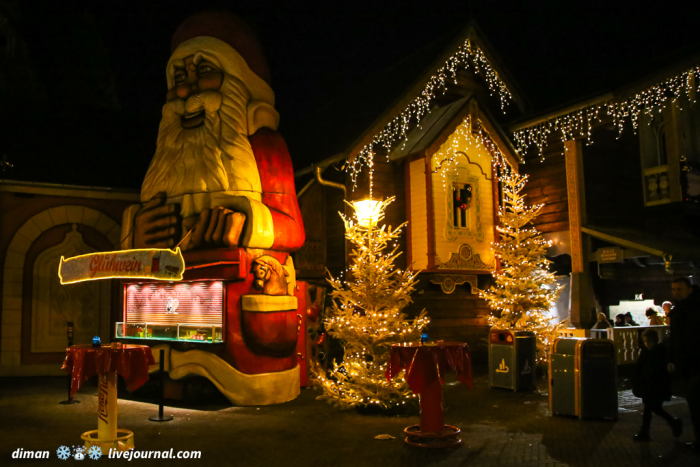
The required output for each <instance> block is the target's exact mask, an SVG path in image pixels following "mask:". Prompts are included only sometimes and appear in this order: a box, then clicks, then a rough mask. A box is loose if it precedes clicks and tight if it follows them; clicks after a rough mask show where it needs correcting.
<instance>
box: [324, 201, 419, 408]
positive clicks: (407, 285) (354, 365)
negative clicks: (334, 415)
mask: <svg viewBox="0 0 700 467" xmlns="http://www.w3.org/2000/svg"><path fill="white" fill-rule="evenodd" d="M393 200H394V198H390V199H388V200H386V201H371V200H370V201H360V202H355V203H352V204H350V203H348V204H349V205H350V206H351V207H352V208H353V210H354V216H353V219H347V218H346V217H345V216H343V215H342V214H341V217H342V218H343V221H344V223H345V237H346V238H347V239H348V240H350V242H351V243H352V244H353V250H352V253H351V254H350V257H351V265H350V277H348V278H347V280H345V281H344V280H341V279H340V278H334V277H333V276H331V277H330V279H328V282H329V283H330V284H331V286H332V287H333V291H332V292H331V297H332V298H333V306H332V309H331V311H330V312H329V313H328V316H327V318H326V319H325V321H324V325H325V328H326V330H327V332H328V334H330V335H331V336H333V337H335V338H336V339H339V340H340V342H341V344H342V346H343V349H344V351H345V354H344V357H343V361H342V363H337V362H333V368H332V369H331V370H330V372H329V373H330V374H326V373H325V372H324V371H322V370H320V369H318V368H317V369H316V371H315V374H316V381H315V384H316V385H317V386H320V387H321V389H322V390H323V395H321V396H319V397H318V398H319V399H325V400H327V401H328V402H329V403H331V404H334V405H336V406H339V407H341V408H344V409H345V408H350V407H356V406H361V407H367V406H379V407H382V408H384V409H390V408H394V407H396V406H399V405H403V404H405V403H406V402H407V401H409V400H411V399H413V398H415V396H414V394H413V393H412V392H411V390H410V389H409V388H408V385H407V384H406V382H405V380H404V378H403V374H401V375H399V377H396V378H394V379H392V380H391V381H388V380H387V378H386V370H387V364H388V360H389V350H390V348H391V345H392V344H397V343H401V342H417V341H419V340H420V336H421V330H422V329H423V328H424V327H425V326H426V325H427V324H428V322H429V320H428V317H427V314H426V312H425V310H423V311H421V312H420V314H419V315H418V317H417V318H416V319H414V320H408V319H406V315H405V314H404V313H402V311H401V310H402V309H403V308H404V307H406V306H407V305H408V304H409V303H411V293H412V292H413V291H414V286H415V282H416V279H415V276H416V274H417V273H414V272H410V271H408V270H404V271H402V270H399V269H396V268H395V266H394V261H395V260H396V258H397V257H398V256H399V255H400V254H401V253H400V252H399V253H397V248H398V246H397V245H396V240H397V239H398V237H399V236H400V235H401V229H402V228H403V227H404V226H405V225H406V224H405V223H404V224H402V225H400V226H399V227H397V228H395V229H392V228H391V226H389V227H388V228H387V226H386V225H382V226H381V227H378V226H377V225H376V224H377V223H378V222H379V221H381V220H382V219H383V218H384V209H385V208H386V206H387V205H388V204H389V203H391V202H392V201H393ZM389 244H391V245H392V246H393V248H392V249H391V250H390V251H389V252H387V251H385V250H387V249H388V246H389ZM329 275H330V273H329Z"/></svg>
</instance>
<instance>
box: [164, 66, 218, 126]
mask: <svg viewBox="0 0 700 467" xmlns="http://www.w3.org/2000/svg"><path fill="white" fill-rule="evenodd" d="M173 77H174V80H175V86H173V87H172V88H171V89H169V90H168V93H167V95H166V99H167V100H168V102H170V101H173V100H175V99H182V100H187V99H188V98H189V97H190V96H191V95H194V94H198V93H200V92H202V91H218V90H219V89H220V88H221V85H222V84H223V82H224V73H223V71H222V70H221V68H219V67H218V66H216V65H214V64H213V63H211V62H209V61H207V60H204V59H199V60H195V56H194V55H190V56H189V57H186V58H185V66H184V68H183V67H179V66H176V67H175V72H174V75H173ZM204 119H205V113H204V110H201V111H199V112H196V113H193V114H189V113H187V112H185V113H184V114H183V115H182V118H181V120H182V127H183V128H186V129H190V128H197V127H199V126H201V125H202V124H203V123H204Z"/></svg>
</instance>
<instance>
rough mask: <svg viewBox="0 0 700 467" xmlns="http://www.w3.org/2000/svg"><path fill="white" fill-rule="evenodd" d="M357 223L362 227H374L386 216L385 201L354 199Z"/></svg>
mask: <svg viewBox="0 0 700 467" xmlns="http://www.w3.org/2000/svg"><path fill="white" fill-rule="evenodd" d="M352 206H353V208H354V209H355V217H356V218H357V223H358V224H360V225H361V226H362V227H372V226H374V225H375V224H376V223H377V222H379V221H380V220H381V218H382V217H383V216H384V203H383V202H381V201H377V200H374V199H363V200H360V201H353V202H352Z"/></svg>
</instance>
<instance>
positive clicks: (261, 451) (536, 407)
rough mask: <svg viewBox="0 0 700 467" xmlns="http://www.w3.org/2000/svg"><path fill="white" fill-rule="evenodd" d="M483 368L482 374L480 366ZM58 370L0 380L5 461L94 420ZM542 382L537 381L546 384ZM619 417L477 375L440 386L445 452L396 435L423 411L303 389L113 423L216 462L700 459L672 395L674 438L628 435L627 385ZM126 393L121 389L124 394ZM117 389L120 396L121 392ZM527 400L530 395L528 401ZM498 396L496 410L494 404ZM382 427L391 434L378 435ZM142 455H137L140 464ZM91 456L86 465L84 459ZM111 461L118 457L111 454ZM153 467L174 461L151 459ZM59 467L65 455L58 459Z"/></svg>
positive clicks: (83, 397)
mask: <svg viewBox="0 0 700 467" xmlns="http://www.w3.org/2000/svg"><path fill="white" fill-rule="evenodd" d="M477 374H478V373H477ZM65 384H66V379H65V378H49V377H45V378H2V379H0V413H2V421H3V423H2V424H0V439H2V440H3V442H2V444H0V463H1V464H2V465H3V466H4V465H33V464H32V463H31V462H30V461H25V460H21V461H20V460H16V461H14V462H16V464H13V463H12V462H13V460H12V459H11V452H12V451H13V450H15V449H17V448H18V447H22V448H24V449H25V450H49V451H51V454H52V461H51V462H46V461H43V462H40V461H35V462H36V465H40V464H41V465H54V464H57V463H59V461H58V459H57V458H56V457H55V451H56V449H57V448H58V447H59V446H61V445H66V446H72V445H78V444H80V434H81V433H83V432H85V431H88V430H93V429H95V425H96V423H97V420H96V418H97V417H96V412H97V398H96V390H95V387H94V386H91V385H87V386H86V387H84V388H83V389H81V391H80V392H78V394H77V395H76V398H77V399H78V400H80V401H82V403H81V404H78V405H71V406H65V405H59V404H58V401H60V400H63V399H65ZM541 389H542V388H541ZM544 389H546V388H544ZM619 395H620V400H619V402H620V405H621V407H623V408H627V409H635V411H634V412H622V413H620V415H619V418H618V420H617V421H603V420H583V421H580V420H578V419H576V418H573V417H560V416H556V417H555V416H552V415H551V414H550V413H549V411H548V407H547V404H548V399H547V396H546V392H543V391H540V392H529V393H513V392H511V391H506V390H496V389H493V390H492V389H489V388H488V379H487V378H486V377H485V376H484V375H481V376H478V377H475V381H474V390H473V391H470V390H469V389H468V388H466V387H465V386H462V385H461V384H454V385H452V384H448V385H446V386H445V387H444V405H445V409H446V411H445V421H446V423H449V424H452V425H456V426H458V427H460V428H461V429H462V435H461V438H462V440H463V446H462V447H460V448H457V449H451V450H422V449H418V448H413V447H411V446H407V445H406V444H405V443H404V442H403V438H404V435H403V429H404V428H405V427H406V426H408V425H413V424H417V423H418V421H419V418H418V415H417V414H416V415H411V416H400V417H397V416H382V415H361V414H359V413H357V412H356V411H354V410H348V411H340V410H338V409H335V408H333V407H331V406H330V405H328V404H326V403H324V402H321V401H317V400H315V398H316V396H317V393H316V392H315V391H313V390H311V389H302V391H301V395H300V396H299V397H298V398H297V399H296V400H294V401H291V402H288V403H286V404H280V405H276V406H263V407H233V406H230V405H226V404H224V405H210V406H206V405H205V406H197V407H189V408H188V407H185V406H182V405H180V406H179V407H170V406H169V407H166V409H165V413H166V414H170V415H174V416H175V419H174V420H173V421H172V422H167V423H153V422H150V421H149V420H148V417H149V416H152V415H155V414H156V413H157V406H155V405H154V404H153V403H148V402H144V401H135V400H127V399H125V398H120V400H119V426H120V427H122V428H126V429H129V430H132V431H133V432H134V433H135V440H136V447H137V449H139V450H159V451H163V450H170V449H171V448H173V449H174V450H175V451H178V450H200V451H201V452H202V458H201V460H199V461H191V462H188V461H185V460H178V462H177V464H178V465H188V463H189V464H191V465H222V466H229V465H231V466H261V467H262V466H265V467H269V466H283V467H295V466H311V467H322V466H323V467H325V466H332V467H345V466H348V467H350V466H352V467H355V466H375V465H376V466H382V467H384V466H387V467H392V466H397V467H398V466H401V467H404V466H408V467H412V466H416V467H417V466H431V467H432V466H464V465H469V466H478V467H486V466H501V465H503V466H511V465H518V466H552V467H554V466H575V467H579V466H581V467H583V466H592V467H608V466H609V467H613V466H614V467H621V466H640V465H644V466H646V465H648V466H657V465H658V466H689V467H690V466H694V467H697V466H698V465H700V456H697V455H695V454H693V453H691V452H689V451H688V450H687V449H686V448H685V446H684V445H683V443H684V442H688V441H691V440H692V439H691V435H690V433H691V432H692V429H691V426H690V421H689V418H688V408H687V405H686V404H685V402H684V400H683V399H674V400H672V401H671V403H669V404H668V408H667V410H668V411H669V412H670V413H671V414H672V415H674V416H676V417H680V418H682V419H683V421H684V423H685V427H686V433H685V434H684V435H683V436H682V437H681V438H680V439H675V438H673V437H672V435H671V432H670V430H669V429H668V427H667V426H666V425H665V424H664V423H663V422H662V421H661V420H659V419H658V418H657V417H654V419H653V421H652V428H651V435H652V438H653V441H652V442H650V443H644V444H640V443H635V442H633V441H632V436H633V435H634V433H635V432H636V431H637V429H638V426H639V423H640V421H641V411H639V410H638V409H639V408H640V405H639V399H637V398H634V397H633V396H631V393H630V392H629V391H628V390H622V391H621V392H620V393H619ZM124 396H128V394H124ZM120 397H121V396H120ZM525 402H529V403H528V404H526V403H525ZM494 405H497V406H498V409H494V408H493V406H494ZM378 434H390V435H392V436H395V439H391V440H376V439H374V437H375V436H376V435H378ZM137 461H142V460H141V459H138V460H135V461H134V462H136V463H143V464H144V465H145V464H146V462H145V461H143V462H137ZM86 462H91V461H89V460H86ZM109 462H115V461H114V460H113V459H110V460H109ZM148 464H149V465H155V466H160V465H172V461H165V460H157V459H151V460H148ZM61 465H63V464H61Z"/></svg>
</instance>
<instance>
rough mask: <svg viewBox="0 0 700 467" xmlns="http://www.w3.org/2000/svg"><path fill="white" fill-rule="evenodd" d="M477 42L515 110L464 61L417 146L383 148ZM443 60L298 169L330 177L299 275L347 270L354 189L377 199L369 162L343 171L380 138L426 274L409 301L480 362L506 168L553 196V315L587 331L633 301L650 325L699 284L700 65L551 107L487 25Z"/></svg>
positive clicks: (410, 140) (311, 205) (410, 259)
mask: <svg viewBox="0 0 700 467" xmlns="http://www.w3.org/2000/svg"><path fill="white" fill-rule="evenodd" d="M465 38H466V39H468V40H469V43H470V44H471V45H472V46H474V47H478V49H479V50H480V51H481V52H482V53H483V55H482V57H485V59H486V60H488V62H489V64H490V66H491V67H492V69H491V70H492V71H493V73H495V74H496V75H497V76H498V79H500V80H502V82H503V83H505V84H506V85H507V87H508V89H509V90H510V92H511V93H512V94H511V97H512V102H513V104H512V105H511V107H510V108H509V111H508V113H506V114H504V113H503V112H502V111H501V109H500V108H499V106H498V96H497V95H494V94H497V93H495V92H494V89H493V87H490V85H491V84H493V83H492V82H489V79H492V78H493V76H494V74H493V73H492V74H491V75H490V78H489V73H484V70H483V69H481V70H475V69H474V67H472V68H471V69H466V70H464V69H463V70H460V71H459V72H457V75H456V78H457V79H456V82H451V80H450V83H448V85H447V88H446V90H445V93H444V94H442V95H440V96H437V97H436V98H435V99H434V100H433V101H432V103H431V104H430V109H429V110H430V112H429V113H427V114H426V115H425V116H424V117H423V118H422V120H421V121H420V123H419V124H418V125H415V126H413V127H412V128H411V129H410V130H409V131H408V132H407V134H405V135H404V136H405V137H403V138H400V139H401V140H402V141H394V143H396V144H393V143H392V144H383V145H382V144H378V141H383V140H382V138H384V137H385V136H386V133H387V132H389V131H390V128H391V124H392V122H395V121H397V119H399V120H400V119H401V118H404V117H405V116H406V114H405V113H402V111H403V110H404V109H406V108H407V106H410V105H411V103H412V102H415V99H416V98H417V97H418V96H421V92H422V91H423V90H424V89H425V85H426V83H431V79H434V77H435V73H436V70H438V69H439V68H440V67H441V66H443V65H444V64H445V61H446V57H449V56H450V54H453V53H454V51H455V49H456V47H457V46H458V45H459V44H460V43H462V42H463V41H464V40H465ZM433 57H435V60H434V62H432V63H431V64H430V65H429V66H428V71H427V72H426V73H424V74H423V75H420V77H419V78H418V79H417V80H416V81H415V82H414V84H413V85H412V86H410V87H409V88H408V90H407V91H406V92H405V93H404V94H402V95H400V96H399V97H397V98H396V99H395V101H394V102H393V104H392V105H390V106H389V108H388V110H386V111H385V112H384V113H383V114H381V115H380V116H379V117H377V118H376V119H374V121H373V123H371V124H369V125H368V126H367V129H365V130H364V131H361V132H358V136H356V137H355V139H354V141H353V142H352V143H350V144H349V145H348V146H347V148H346V149H345V150H344V151H342V152H340V153H339V154H337V155H335V156H333V157H331V158H328V159H326V160H323V161H321V162H319V163H318V164H316V165H315V166H314V167H313V168H309V169H304V170H300V171H298V172H297V175H298V177H299V178H298V181H305V178H304V177H307V178H306V180H308V178H309V177H312V172H314V171H316V172H317V173H319V174H320V176H319V177H317V178H316V179H313V178H312V179H311V180H309V181H308V183H306V185H304V186H303V188H302V189H301V190H300V191H299V203H300V206H301V207H302V212H303V213H304V214H303V216H304V219H305V222H306V223H307V226H306V228H307V232H310V234H309V235H310V237H309V238H310V240H311V241H310V242H309V243H307V245H306V246H305V247H304V248H303V249H302V250H300V251H299V252H298V254H297V264H298V265H299V267H300V269H301V270H300V272H299V274H300V276H302V277H315V278H316V279H317V280H323V278H324V277H325V275H324V270H325V268H326V267H327V268H328V269H329V270H330V272H331V273H333V274H336V275H337V274H338V273H339V272H340V271H341V270H342V269H343V268H344V267H345V261H344V258H345V255H346V247H345V246H344V242H343V237H342V222H340V219H339V217H338V215H337V212H338V211H343V210H344V207H343V204H342V203H341V200H342V198H343V196H346V199H348V200H357V199H362V198H365V197H367V196H368V195H369V189H368V187H369V183H370V180H369V178H370V177H369V176H368V173H367V171H365V172H363V173H362V174H361V175H360V176H359V178H357V179H356V180H351V177H349V176H348V174H347V173H346V172H345V171H343V168H347V165H346V164H348V163H350V164H351V163H353V161H354V160H355V159H356V158H357V157H367V148H368V147H370V148H371V149H372V151H373V155H374V158H373V160H372V162H373V169H374V171H373V173H372V176H371V178H372V182H373V183H372V187H373V192H372V196H373V198H375V199H386V198H388V197H391V196H395V197H396V201H395V202H394V203H393V204H392V205H391V206H390V207H389V209H388V211H387V216H386V222H387V223H388V224H390V225H397V224H400V223H402V222H408V226H407V228H406V235H405V236H404V238H402V240H401V243H400V249H401V251H402V252H403V255H402V257H401V258H400V261H399V264H398V266H399V267H410V268H412V269H414V270H421V271H422V272H421V274H420V275H419V277H420V289H419V290H418V291H417V293H416V294H415V295H414V300H415V302H414V303H413V304H412V305H411V307H410V311H412V312H416V311H418V310H420V309H422V308H427V310H428V312H429V314H430V316H431V320H432V321H431V324H430V326H429V329H428V334H429V335H430V338H431V339H445V340H460V341H466V342H468V343H469V344H470V347H471V348H472V351H473V352H474V353H475V354H476V355H477V358H478V357H479V356H481V357H483V356H484V354H485V350H486V341H485V338H486V330H487V319H486V318H487V315H488V314H489V313H490V310H489V308H488V305H487V303H485V302H484V301H483V300H481V299H479V298H478V296H477V295H476V294H475V293H474V291H475V290H476V289H477V288H484V287H487V286H488V284H489V283H490V280H491V273H492V272H493V271H494V270H495V269H496V268H498V267H499V265H498V263H497V262H496V261H495V259H494V256H493V251H492V250H491V248H490V243H491V242H493V241H497V240H498V234H497V231H496V229H495V227H496V226H497V225H498V205H499V196H500V194H499V188H498V182H497V174H496V168H497V167H498V165H497V164H494V162H497V161H500V160H503V161H506V162H505V163H508V164H509V165H510V166H511V167H512V169H513V170H516V171H519V172H520V173H524V174H527V175H528V176H529V181H528V183H527V185H526V189H525V191H526V193H527V196H528V202H529V203H530V204H543V205H544V207H543V208H542V210H541V213H540V215H539V216H538V217H537V218H536V219H535V221H534V226H535V227H536V228H537V229H538V231H539V232H541V233H542V234H543V235H544V237H545V238H546V239H547V240H549V241H550V242H551V243H552V246H551V248H550V249H549V250H548V253H547V256H548V258H549V259H550V260H552V261H553V265H552V270H553V271H555V273H556V275H557V280H558V281H559V283H560V285H562V286H563V292H562V294H561V295H560V299H559V301H558V303H557V305H556V309H553V310H552V313H553V314H556V315H558V316H559V318H561V319H564V318H570V322H571V324H572V325H573V326H575V327H579V328H588V327H590V326H591V325H592V324H593V323H594V322H595V319H596V318H595V317H596V312H599V311H603V312H605V313H608V314H614V313H615V312H616V311H617V310H621V309H624V310H623V311H633V312H634V313H635V315H636V317H637V318H639V319H638V321H641V322H645V320H644V319H643V310H644V307H646V306H649V305H652V304H653V305H656V306H660V305H661V303H662V302H663V301H665V300H670V299H671V294H670V283H671V280H672V279H673V278H674V277H678V276H683V277H693V276H694V277H695V280H697V277H698V276H697V275H698V270H697V264H698V261H699V260H700V249H699V248H698V246H697V245H699V244H700V243H699V242H698V240H700V239H699V238H698V235H699V233H700V204H699V199H700V198H699V195H700V188H699V187H700V184H699V183H698V181H699V180H700V170H699V168H700V139H698V137H697V135H698V134H700V132H699V131H698V130H699V129H700V127H699V126H698V125H700V123H699V122H700V117H698V115H700V111H699V110H698V107H697V106H698V105H699V104H697V103H696V102H695V93H696V91H697V82H698V81H700V80H698V81H696V78H700V76H698V73H699V71H698V69H697V68H694V66H695V65H697V62H698V61H700V60H698V59H690V60H689V61H686V62H684V63H680V64H678V65H676V66H675V67H671V68H668V69H665V70H663V71H660V72H657V73H653V74H651V75H649V76H633V77H632V80H634V81H635V84H633V85H624V84H619V85H618V87H617V88H616V89H613V90H612V92H607V93H601V94H600V95H599V96H598V97H595V98H593V99H590V98H587V99H581V100H579V101H578V102H577V103H575V104H573V105H567V106H560V107H558V108H557V107H555V110H553V111H552V110H550V111H547V112H540V113H536V112H535V111H533V110H531V109H532V107H528V106H526V105H525V103H524V101H523V99H522V98H521V97H520V94H519V93H518V92H517V89H518V87H517V83H515V82H514V80H513V79H512V78H511V77H510V75H509V74H508V72H507V70H506V69H505V68H504V67H503V65H502V64H501V62H500V60H499V59H498V56H497V55H496V54H495V53H494V51H493V49H492V47H490V46H489V44H488V43H487V42H486V41H485V40H484V38H483V35H482V34H481V33H480V32H479V30H478V29H477V28H475V27H470V28H469V29H468V30H467V31H466V33H465V34H463V35H461V36H460V37H458V39H457V41H456V42H455V43H453V44H451V45H449V46H447V47H446V48H445V49H444V50H442V51H441V52H439V51H433ZM627 79H629V76H628V77H627ZM616 83H619V79H618V80H617V81H616ZM654 96H655V97H654ZM563 102H566V101H565V100H563ZM536 107H537V106H535V108H536ZM540 108H541V107H540ZM645 109H646V110H645ZM652 116H653V118H652ZM635 124H636V126H637V129H636V130H635V129H634V126H635ZM621 130H622V131H621ZM387 147H388V149H386V148H387ZM516 148H517V150H516ZM363 151H364V152H363ZM495 157H496V158H498V160H494V158H495ZM346 161H349V162H346ZM445 166H446V167H447V169H445ZM327 181H330V182H331V183H330V184H325V185H323V184H322V183H326V182H327ZM343 190H344V191H345V193H344V191H343ZM319 208H320V209H319ZM635 302H638V303H635ZM611 307H612V308H611Z"/></svg>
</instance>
